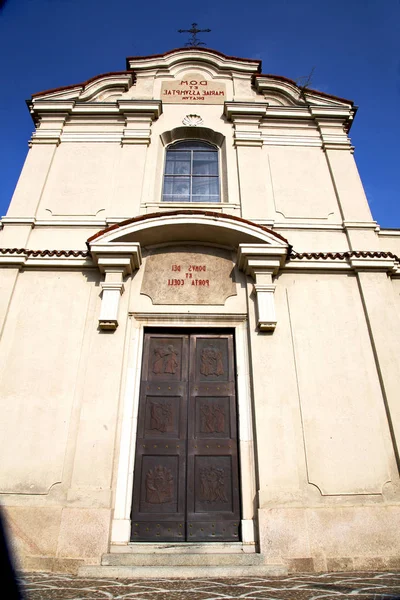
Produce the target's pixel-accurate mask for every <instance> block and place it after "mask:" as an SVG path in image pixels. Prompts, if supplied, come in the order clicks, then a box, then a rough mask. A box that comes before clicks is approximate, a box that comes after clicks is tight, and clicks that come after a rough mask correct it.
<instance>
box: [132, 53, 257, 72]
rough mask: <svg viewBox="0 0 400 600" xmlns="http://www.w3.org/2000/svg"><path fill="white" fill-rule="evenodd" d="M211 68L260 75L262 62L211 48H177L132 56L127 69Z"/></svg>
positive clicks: (167, 70)
mask: <svg viewBox="0 0 400 600" xmlns="http://www.w3.org/2000/svg"><path fill="white" fill-rule="evenodd" d="M185 64H186V65H187V64H190V65H193V66H196V65H197V66H203V67H205V68H207V66H211V67H212V68H213V69H215V70H217V71H229V72H232V71H236V72H240V73H249V74H253V73H258V72H260V70H261V61H260V60H258V59H251V58H238V57H236V56H227V55H226V54H223V53H222V52H218V51H217V50H211V49H210V48H202V47H196V48H176V49H174V50H169V51H168V52H165V53H164V54H153V55H151V56H131V57H128V58H127V59H126V66H127V69H133V70H134V71H135V72H140V71H150V70H156V71H158V72H160V71H165V72H169V71H170V70H171V69H176V68H177V67H178V66H180V65H185Z"/></svg>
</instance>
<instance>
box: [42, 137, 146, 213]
mask: <svg viewBox="0 0 400 600" xmlns="http://www.w3.org/2000/svg"><path fill="white" fill-rule="evenodd" d="M120 152H121V148H120V145H119V144H116V143H115V144H114V143H89V142H80V143H72V142H71V143H61V144H60V146H59V147H58V148H57V151H56V153H55V156H54V160H53V164H52V168H51V170H50V172H49V175H48V179H47V181H46V185H45V188H44V192H43V195H42V198H41V201H40V206H39V210H38V215H39V216H40V217H41V218H45V217H47V218H49V217H57V216H72V215H79V216H98V217H100V218H101V217H103V215H104V213H105V211H106V210H107V209H108V207H109V205H110V200H111V193H112V190H113V184H114V178H115V171H116V165H117V164H118V159H119V154H120ZM134 167H135V165H134V164H133V165H132V169H134Z"/></svg>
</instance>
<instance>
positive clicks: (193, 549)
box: [110, 542, 257, 554]
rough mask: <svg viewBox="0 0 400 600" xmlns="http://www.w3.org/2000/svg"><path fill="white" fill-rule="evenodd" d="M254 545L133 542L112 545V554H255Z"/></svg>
mask: <svg viewBox="0 0 400 600" xmlns="http://www.w3.org/2000/svg"><path fill="white" fill-rule="evenodd" d="M256 552H257V549H256V545H255V544H254V543H247V544H245V543H243V542H202V543H197V544H193V543H192V542H177V543H173V542H158V543H153V542H132V543H128V544H111V546H110V554H137V553H138V554H158V553H160V554H255V553H256Z"/></svg>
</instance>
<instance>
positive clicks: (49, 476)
mask: <svg viewBox="0 0 400 600" xmlns="http://www.w3.org/2000/svg"><path fill="white" fill-rule="evenodd" d="M85 275H86V274H85V273H80V272H69V273H62V274H59V273H55V272H52V271H31V272H27V273H24V274H23V276H21V275H20V276H19V277H18V281H17V284H16V286H15V290H14V294H13V299H12V303H11V305H10V307H9V310H8V315H7V320H6V323H5V327H4V331H3V339H2V344H1V349H0V352H1V361H0V364H1V371H0V377H1V389H2V398H1V403H2V415H3V418H2V420H1V429H2V431H1V434H0V440H1V444H2V450H1V456H2V468H1V472H0V492H1V493H14V494H15V493H19V494H48V493H49V491H50V489H51V487H52V486H54V485H57V484H59V483H60V482H61V481H62V475H63V467H64V458H65V452H66V446H67V438H68V430H69V424H70V416H71V410H72V407H73V402H74V391H75V383H76V378H77V371H78V364H79V357H80V353H81V344H82V337H83V328H84V325H85V318H86V310H87V306H88V301H89V294H90V286H89V285H88V284H87V279H86V276H85ZM71 292H72V293H71ZM16 458H17V460H16Z"/></svg>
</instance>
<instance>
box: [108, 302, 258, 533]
mask: <svg viewBox="0 0 400 600" xmlns="http://www.w3.org/2000/svg"><path fill="white" fill-rule="evenodd" d="M166 316H167V315H165V314H159V315H157V314H148V313H143V314H140V313H136V314H135V315H133V314H131V315H130V325H129V327H130V330H129V333H128V336H127V340H128V343H129V348H128V349H127V352H128V360H127V366H126V373H125V375H124V378H125V391H124V400H123V414H122V427H121V443H120V453H119V461H118V473H117V483H116V495H115V507H114V518H113V521H112V530H111V544H118V545H121V544H125V545H126V544H128V543H130V513H131V504H132V492H133V475H134V463H135V450H136V432H137V415H138V407H139V394H140V373H141V365H142V356H143V339H144V328H145V327H146V326H147V325H149V324H151V325H154V326H155V325H156V326H158V327H171V326H172V323H171V321H173V320H176V322H178V321H179V325H180V327H187V328H188V329H189V328H193V327H194V326H195V327H204V328H207V329H208V328H212V327H222V326H223V327H226V328H233V329H234V330H235V359H236V374H237V407H238V434H239V435H238V438H239V449H240V452H239V460H240V477H241V488H242V490H241V492H242V493H241V503H242V507H241V508H242V517H243V521H242V537H243V540H242V542H243V544H254V538H255V535H254V519H255V516H256V515H255V512H254V498H255V495H256V476H255V461H254V439H253V425H252V423H253V420H252V402H251V386H250V367H249V355H248V347H247V345H248V342H247V315H245V314H238V315H233V314H229V315H222V314H221V315H210V314H207V313H203V314H201V315H200V313H199V314H196V315H188V314H186V313H185V314H182V313H180V314H176V315H171V317H172V318H171V319H168V318H166ZM200 317H201V319H202V322H199V321H200Z"/></svg>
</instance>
